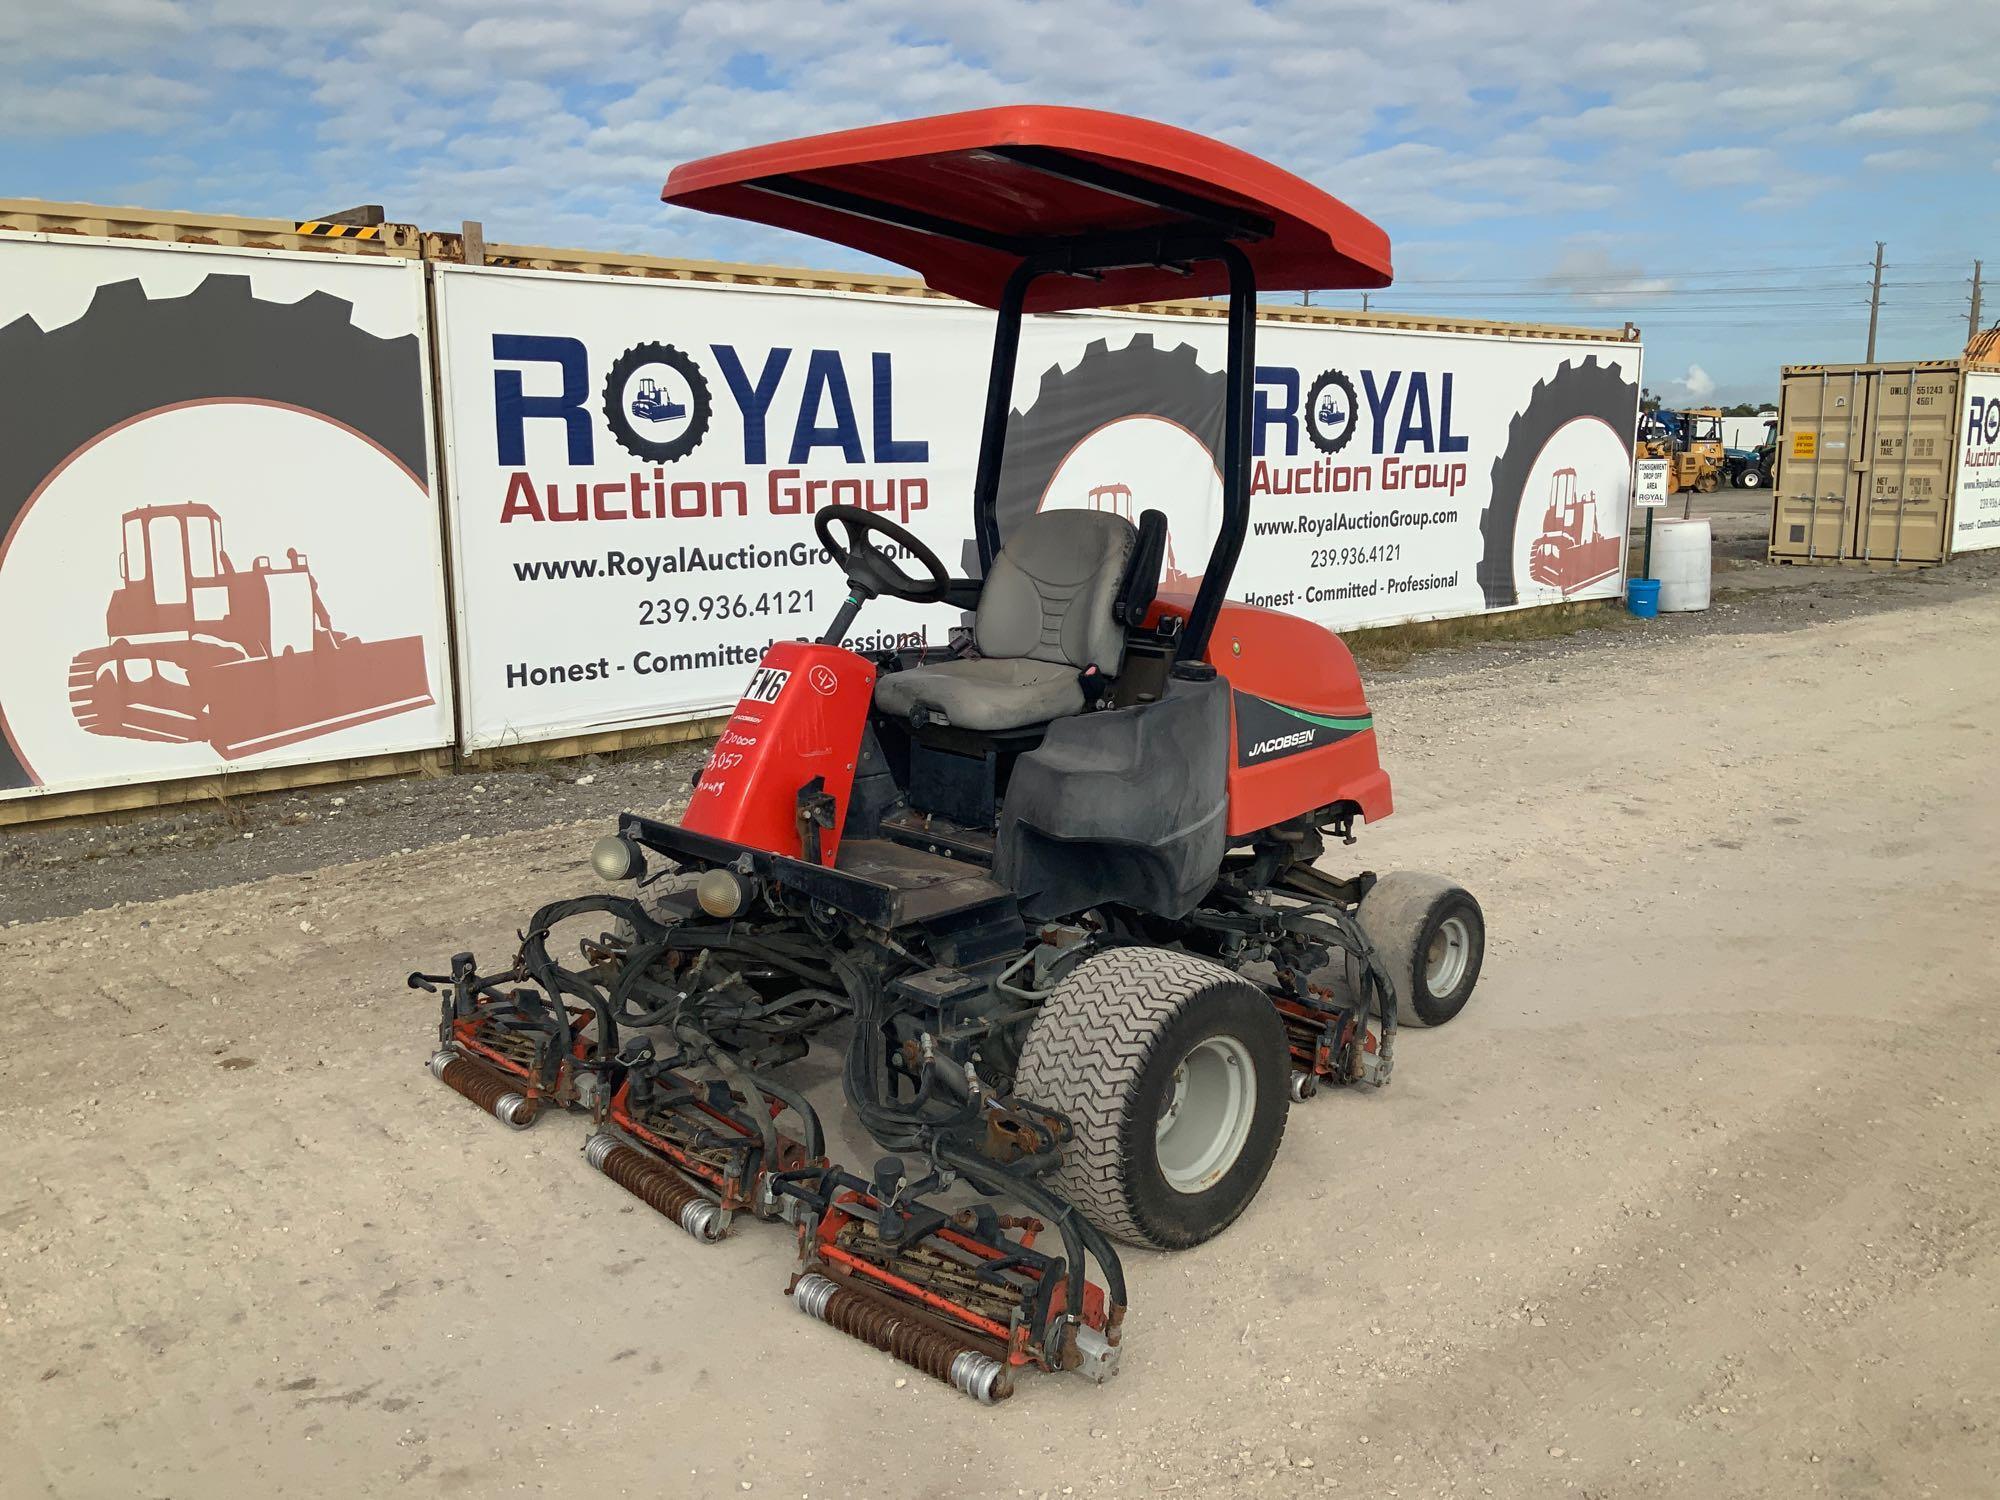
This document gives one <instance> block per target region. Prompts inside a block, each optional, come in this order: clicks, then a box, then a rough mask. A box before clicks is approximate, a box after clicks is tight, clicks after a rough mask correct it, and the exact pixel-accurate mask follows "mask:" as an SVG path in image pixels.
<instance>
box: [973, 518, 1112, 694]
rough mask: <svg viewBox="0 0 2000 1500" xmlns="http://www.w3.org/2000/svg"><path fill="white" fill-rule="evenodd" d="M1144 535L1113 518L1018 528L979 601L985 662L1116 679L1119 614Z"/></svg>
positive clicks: (1043, 521)
mask: <svg viewBox="0 0 2000 1500" xmlns="http://www.w3.org/2000/svg"><path fill="white" fill-rule="evenodd" d="M1137 541H1138V532H1137V530H1136V529H1135V528H1134V527H1133V525H1132V523H1131V522H1130V521H1128V520H1126V519H1125V518H1124V517H1123V516H1121V515H1117V514H1114V513H1113V512H1111V511H1108V510H1044V511H1037V512H1036V513H1035V514H1034V515H1032V516H1029V517H1028V518H1027V519H1026V520H1024V521H1022V522H1021V524H1020V525H1019V526H1017V527H1015V528H1014V534H1013V535H1012V536H1010V537H1008V538H1007V543H1006V545H1005V546H1003V547H1002V548H1001V549H1000V555H999V556H998V557H996V558H994V559H993V567H992V569H991V570H990V571H989V572H988V573H987V575H986V586H985V587H984V588H983V589H982V590H981V591H980V594H979V613H978V615H977V617H976V618H975V620H974V622H973V639H974V640H975V642H976V643H977V644H978V646H979V652H980V655H982V656H991V657H1013V658H1019V657H1027V658H1029V659H1031V660H1034V661H1045V662H1060V663H1064V664H1067V665H1069V666H1072V667H1075V668H1076V669H1077V670H1078V671H1082V670H1083V669H1084V668H1085V667H1091V666H1094V667H1096V668H1098V669H1099V670H1100V671H1102V672H1104V673H1105V674H1107V675H1109V676H1114V677H1115V676H1116V675H1117V674H1118V672H1119V670H1120V669H1121V668H1122V667H1123V666H1124V664H1125V627H1124V626H1123V625H1122V624H1120V623H1119V622H1118V619H1117V618H1116V615H1115V613H1114V610H1115V607H1116V605H1117V603H1118V597H1119V588H1120V585H1121V584H1122V583H1123V581H1124V578H1125V564H1126V560H1127V559H1128V558H1129V557H1130V556H1131V555H1132V548H1133V546H1134V544H1135V543H1136V542H1137Z"/></svg>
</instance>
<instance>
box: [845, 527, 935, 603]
mask: <svg viewBox="0 0 2000 1500" xmlns="http://www.w3.org/2000/svg"><path fill="white" fill-rule="evenodd" d="M835 526H838V527H839V528H840V530H841V533H842V535H843V536H844V537H845V543H844V545H843V543H842V542H840V541H836V540H835V539H834V528H835ZM813 530H814V531H816V532H818V533H819V540H820V545H821V546H823V547H825V548H826V550H827V551H829V552H831V553H832V554H833V560H834V561H835V562H837V563H838V564H840V571H841V572H843V573H845V574H846V575H847V581H848V583H850V584H851V585H853V587H854V589H855V591H856V592H857V593H858V594H861V595H862V596H864V597H867V598H873V597H874V596H875V595H877V594H887V595H889V596H890V597H891V598H894V599H908V600H909V601H910V602H911V603H912V604H935V603H937V601H938V600H940V599H942V598H943V597H944V591H945V586H946V585H947V584H948V583H949V582H950V581H951V577H950V575H949V574H948V573H946V572H945V567H944V564H943V563H941V562H939V561H938V555H937V554H936V553H935V552H933V551H931V549H930V548H928V547H926V546H925V545H924V544H923V543H922V542H921V541H919V540H918V539H917V537H916V536H915V535H914V534H912V533H911V532H910V531H908V530H907V529H906V528H904V527H901V526H898V525H897V524H896V523H895V522H894V521H891V520H889V519H888V518H887V517H886V516H883V515H879V514H877V513H876V512H875V511H872V510H863V509H862V508H861V507H860V506H858V505H829V506H827V507H826V509H824V510H822V511H820V512H819V513H818V514H817V515H815V516H814V517H813ZM877 536H884V537H887V538H888V539H889V540H890V541H892V542H895V543H896V544H897V545H899V546H902V547H907V548H909V550H910V552H911V553H912V554H913V555H914V556H915V558H916V560H917V561H918V562H920V563H922V564H923V565H924V568H925V569H926V570H927V571H928V572H929V573H930V577H929V578H927V579H917V578H912V577H910V575H909V574H908V573H905V572H904V571H903V569H902V567H901V566H900V565H899V564H898V563H897V562H896V560H895V559H894V558H892V557H890V556H889V554H888V553H886V552H884V551H883V550H882V549H881V548H880V547H878V546H876V545H875V538H876V537H877Z"/></svg>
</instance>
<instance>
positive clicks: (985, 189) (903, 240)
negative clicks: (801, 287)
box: [660, 105, 1390, 312]
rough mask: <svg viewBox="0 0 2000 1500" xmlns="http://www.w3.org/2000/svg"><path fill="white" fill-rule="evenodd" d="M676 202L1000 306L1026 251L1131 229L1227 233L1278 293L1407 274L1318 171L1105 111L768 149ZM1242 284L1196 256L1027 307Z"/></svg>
mask: <svg viewBox="0 0 2000 1500" xmlns="http://www.w3.org/2000/svg"><path fill="white" fill-rule="evenodd" d="M660 196H661V197H662V198H664V199H665V200H666V201H667V202H669V203H679V204H684V205H686V206H687V207H689V208H698V209H701V210H703V211H705V212H707V213H714V214H726V215H728V216H729V217H731V218H737V219H751V220H754V221H756V222H757V223H760V224H771V225H775V226H777V227H778V228H780V229H793V230H797V231H799V232H800V233H803V234H810V235H814V236H817V237H818V238H820V239H825V240H832V241H834V242H836V243H838V244H842V245H847V246H850V247H852V248H853V249H856V250H861V251H865V252H866V253H868V254H870V255H876V256H880V257H881V258H882V259H884V260H889V261H894V262H896V263H897V264H899V265H905V266H908V267H910V268H911V269H912V270H914V271H917V272H918V273H920V274H921V275H922V276H923V278H924V280H925V281H926V282H927V283H929V284H930V285H931V286H933V287H935V288H937V290H939V291H941V292H949V293H951V294H952V295H953V296H957V297H963V298H965V299H966V300H967V301H968V302H977V303H981V304H983V305H985V306H987V307H994V306H997V305H998V304H999V301H1000V293H1001V289H1002V287H1004V286H1005V284H1006V281H1007V278H1008V276H1009V275H1010V274H1011V273H1012V272H1013V270H1014V269H1015V267H1016V266H1018V265H1019V264H1020V263H1021V261H1022V260H1023V259H1024V258H1025V257H1027V256H1029V255H1033V254H1042V253H1051V252H1054V253H1060V252H1061V251H1063V250H1064V249H1065V248H1066V247H1075V248H1076V249H1077V250H1079V252H1081V251H1083V250H1085V249H1086V248H1088V249H1089V250H1090V251H1091V252H1092V253H1093V254H1095V255H1097V256H1098V257H1099V258H1100V259H1103V249H1104V247H1105V245H1107V244H1115V243H1118V241H1117V240H1115V239H1107V238H1106V237H1129V238H1130V244H1131V253H1132V254H1133V255H1134V257H1135V258H1138V259H1142V260H1143V259H1151V258H1155V257H1157V258H1164V259H1171V258H1172V256H1173V253H1174V250H1175V249H1176V247H1178V246H1189V247H1192V246H1195V245H1197V244H1199V243H1212V242H1213V240H1214V238H1215V237H1216V236H1218V235H1220V236H1222V237H1225V238H1227V239H1229V240H1230V241H1231V242H1232V243H1234V244H1235V245H1236V246H1237V247H1238V248H1240V249H1241V250H1242V251H1243V253H1244V254H1245V255H1247V256H1248V257H1249V258H1250V261H1251V264H1252V266H1253V267H1254V268H1255V270H1256V273H1257V285H1258V289H1259V290H1261V291H1309V290H1316V289H1318V288H1321V287H1378V286H1387V285H1388V284H1389V280H1390V263H1389V237H1388V236H1387V235H1386V234H1384V233H1383V232H1382V230H1381V229H1380V228H1379V227H1378V226H1376V225H1375V224H1374V223H1372V222H1370V221H1369V220H1368V219H1365V218H1363V217H1362V216H1361V215H1360V214H1358V213H1356V212H1355V211H1354V210H1353V209H1351V208H1349V207H1347V205H1346V204H1344V203H1342V202H1340V201H1339V200H1338V199H1336V198H1333V197H1330V196H1328V195H1327V194H1325V193H1323V192H1321V191H1320V190H1319V189H1318V188H1316V187H1314V186H1313V185H1312V184H1311V183H1309V182H1306V181H1303V180H1302V179H1300V178H1297V177H1294V176H1293V175H1292V174H1291V173H1289V172H1285V171H1281V170H1280V169H1279V168H1277V167H1274V166H1272V165H1271V164H1270V163H1269V162H1266V161H1262V160H1260V159H1258V158H1257V157H1254V156H1252V155H1250V154H1249V153H1248V152H1245V151H1238V150H1237V149H1236V148H1235V147H1233V146H1225V145H1222V144H1221V143H1220V142H1218V141H1212V140H1209V139H1208V138H1207V137H1205V136H1199V135H1196V134H1194V133H1193V132H1192V131H1186V130H1177V129H1175V128H1174V127H1173V126H1171V125H1158V124H1155V123H1153V122H1152V121H1150V120H1136V119H1133V118H1132V117H1130V116H1129V115H1114V114H1107V113H1105V112H1103V111H1101V110H1094V109H1067V108H1060V107H1056V106H1051V105H1016V106H1009V107H1007V108H1002V109H979V110H970V111H967V112H966V113H963V114H954V115H937V116H933V117H932V118H930V119H925V120H908V121H904V122H902V123H899V124H894V125H874V126H869V127H868V128H866V129H862V130H843V131H838V132H835V133H834V134H831V135H818V136H808V137H806V138H805V139H803V140H796V141H780V142H778V143H776V144H774V145H769V146H753V147H751V148H749V149H748V150H744V151H731V152H728V153H726V154H725V155H722V156H711V157H707V158H705V159H703V160H701V161H694V162H688V163H687V164H685V165H684V166H679V167H676V168H674V171H673V175H672V176H671V177H669V178H668V179H667V185H666V188H665V189H664V191H662V193H661V194H660ZM1093 242H1094V243H1093ZM1085 258H1089V256H1088V255H1086V257H1085ZM1120 258H1121V257H1120V256H1119V255H1117V254H1113V255H1111V256H1110V257H1109V259H1110V261H1111V262H1113V263H1114V264H1115V262H1116V261H1118V260H1119V259H1120ZM1227 286H1228V277H1227V273H1226V271H1225V269H1224V267H1223V266H1222V265H1221V264H1220V263H1219V262H1217V261H1215V260H1213V259H1206V260H1202V259H1195V258H1193V257H1192V256H1191V257H1190V259H1189V261H1188V262H1187V263H1185V264H1184V265H1178V266H1160V265H1152V264H1134V265H1125V266H1117V267H1115V268H1112V269H1106V270H1104V271H1103V272H1102V274H1101V275H1098V276H1092V277H1084V276H1043V277H1039V278H1037V279H1036V280H1035V281H1034V282H1033V283H1032V284H1031V285H1030V287H1029V289H1028V296H1027V308H1028V310H1029V311H1031V312H1047V311H1053V310H1057V309H1062V308H1075V307H1102V306H1106V305H1108V304H1113V303H1123V302H1152V301H1159V300H1163V299H1167V298H1174V297H1200V296H1208V295H1211V294H1214V293H1218V292H1222V291H1224V290H1226V289H1227Z"/></svg>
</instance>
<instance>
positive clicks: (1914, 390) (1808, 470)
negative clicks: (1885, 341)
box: [1769, 360, 1965, 568]
mask: <svg viewBox="0 0 2000 1500" xmlns="http://www.w3.org/2000/svg"><path fill="white" fill-rule="evenodd" d="M1964 390H1965V381H1964V376H1963V371H1962V369H1961V364H1960V361H1958V360H1918V361H1911V362H1902V363H1895V364H1887V363H1878V364H1872V365H1869V364H1853V365H1787V366H1786V367H1785V369H1784V372H1783V379H1782V382H1781V384H1780V388H1779V397H1778V447H1777V473H1776V476H1775V479H1774V481H1773V483H1772V486H1771V496H1772V499H1771V539H1770V548H1769V556H1770V558H1771V560H1772V561H1773V562H1780V563H1850V564H1854V565H1856V566H1863V567H1881V568H1904V567H1928V566H1931V565H1933V564H1936V563H1940V562H1943V561H1944V560H1945V558H1947V557H1948V556H1950V555H1951V550H1952V497H1953V495H1954V493H1955V488H1956V486H1955V479H1956V477H1957V474H1958V470H1959V463H1960V457H1961V453H1960V443H1959V441H1958V438H1959V434H1960V414H1961V411H1962V409H1963V406H1964V402H1963V399H1962V397H1963V394H1964Z"/></svg>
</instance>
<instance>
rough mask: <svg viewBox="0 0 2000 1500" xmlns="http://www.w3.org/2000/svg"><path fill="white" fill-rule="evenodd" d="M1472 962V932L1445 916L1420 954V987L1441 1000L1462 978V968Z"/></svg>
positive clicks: (1461, 919)
mask: <svg viewBox="0 0 2000 1500" xmlns="http://www.w3.org/2000/svg"><path fill="white" fill-rule="evenodd" d="M1471 961H1472V929H1471V928H1469V927H1467V926H1466V925H1465V918H1463V917H1446V918H1445V919H1444V920H1443V921H1442V922H1440V923H1438V929H1437V931H1436V932H1434V933H1432V934H1431V944H1430V947H1429V948H1428V949H1427V950H1426V951H1425V953H1424V988H1425V989H1427V990H1429V991H1430V992H1431V994H1432V995H1433V996H1435V997H1436V998H1438V999H1440V1000H1442V999H1444V998H1445V996H1447V995H1449V994H1450V993H1451V992H1452V991H1453V990H1455V989H1457V988H1458V982H1459V981H1460V980H1461V979H1463V978H1465V966H1466V965H1467V964H1468V963H1470V962H1471Z"/></svg>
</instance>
